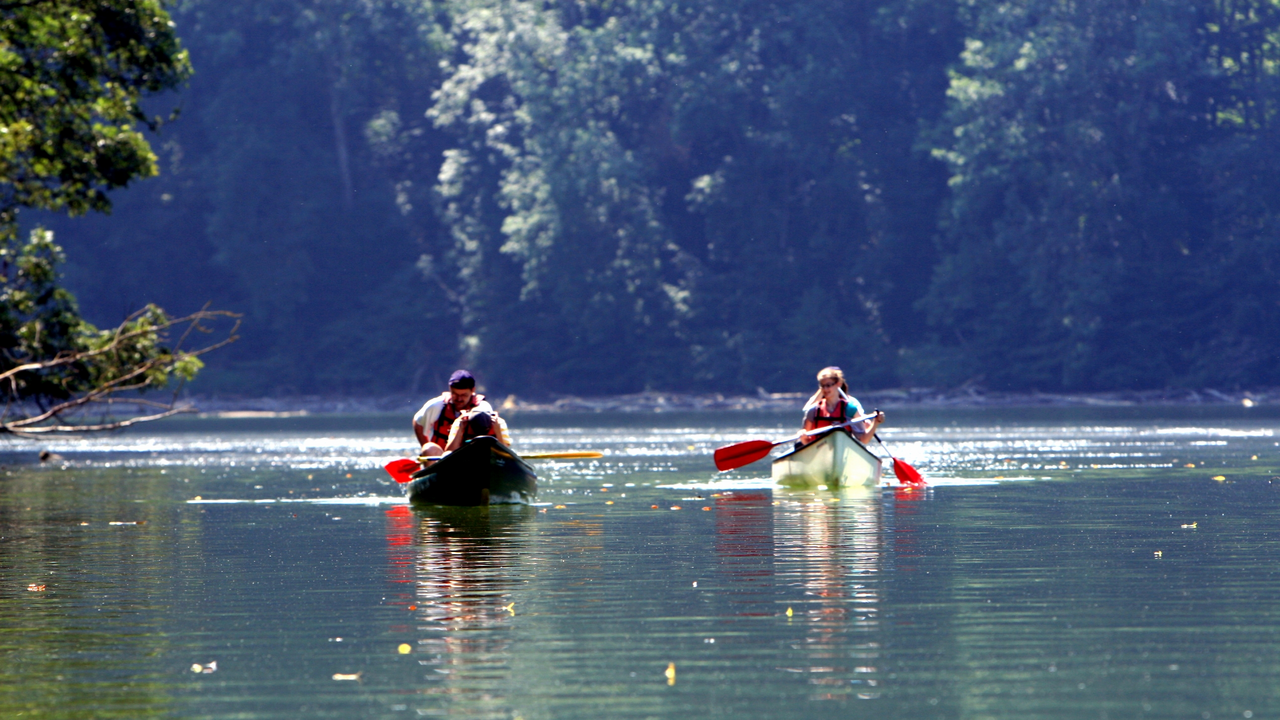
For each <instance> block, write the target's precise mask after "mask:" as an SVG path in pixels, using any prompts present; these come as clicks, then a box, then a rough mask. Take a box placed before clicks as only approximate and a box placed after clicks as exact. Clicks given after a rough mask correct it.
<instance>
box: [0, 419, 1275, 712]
mask: <svg viewBox="0 0 1280 720" xmlns="http://www.w3.org/2000/svg"><path fill="white" fill-rule="evenodd" d="M797 414H798V413H797ZM794 420H795V418H793V417H791V416H775V415H769V416H753V415H738V414H706V415H679V414H667V415H644V416H627V417H621V418H619V417H599V416H541V417H532V416H520V415H516V416H514V417H512V418H511V426H512V433H513V436H514V438H515V442H516V447H517V449H521V450H524V451H526V452H536V451H552V450H600V451H602V452H604V453H605V456H604V457H603V458H602V459H600V460H587V461H581V460H578V461H535V463H536V467H537V469H538V473H539V478H540V488H541V489H540V494H539V503H538V504H537V505H534V506H532V507H529V506H495V507H491V508H477V509H446V508H440V509H431V510H411V509H409V508H408V507H407V506H405V505H404V504H403V500H402V499H401V498H400V497H399V489H398V487H397V486H395V484H394V483H392V482H391V481H390V480H389V478H388V477H387V476H386V474H385V473H384V472H383V471H382V470H381V466H382V464H384V463H385V462H387V461H388V460H390V459H393V458H394V457H396V456H398V455H401V454H402V453H404V452H407V451H409V450H410V449H411V438H410V436H409V433H408V419H407V418H383V417H377V418H368V417H365V418H356V417H348V418H341V417H338V418H334V417H315V418H298V419H288V420H283V419H282V420H253V421H249V420H241V421H230V420H199V419H188V420H177V421H171V422H168V423H166V424H164V425H157V426H154V427H151V428H147V429H144V430H142V431H134V432H127V433H121V434H113V435H106V436H98V437H90V438H85V439H78V440H59V441H54V442H42V443H27V442H23V441H14V440H9V441H7V442H5V443H3V444H0V464H3V470H0V717H4V718H19V717H39V718H114V717H120V718H139V717H174V718H299V717H305V718H329V717H333V718H365V717H389V718H401V717H403V718H410V717H421V716H426V717H451V718H455V717H456V718H494V719H498V718H502V719H507V720H510V719H513V718H525V719H526V720H534V719H544V718H545V719H551V718H556V719H565V718H651V717H652V718H698V717H715V716H724V717H735V718H782V719H785V718H877V719H879V718H899V717H901V718H1135V717H1151V718H1197V719H1209V718H1275V717H1278V716H1280V572H1278V571H1277V567H1278V566H1280V502H1278V501H1280V413H1277V412H1276V411H1274V410H1273V409H1270V408H1265V407H1258V408H1252V409H1247V410H1246V409H1243V408H1241V409H1232V408H1221V409H1145V410H1124V409H1094V410H1038V411H1010V410H1000V411H994V410H993V411H968V412H959V411H947V412H940V411H934V412H925V411H908V410H904V411H895V412H891V414H890V423H891V424H890V425H887V426H886V427H885V428H884V430H883V431H882V432H881V437H883V438H884V439H885V440H886V441H888V442H889V443H890V447H891V449H892V450H893V451H894V453H895V454H897V455H899V456H900V457H903V458H904V459H905V460H907V461H908V462H910V463H911V464H912V465H914V466H915V467H916V468H917V469H919V470H920V471H922V472H923V473H924V475H925V476H926V478H927V479H928V480H929V481H930V483H931V486H930V488H929V489H928V490H927V491H925V492H903V491H901V490H895V489H893V488H886V489H883V490H881V489H876V490H869V491H860V492H854V491H845V492H838V493H837V492H828V491H813V492H796V491H787V490H782V489H777V488H773V487H771V486H770V483H769V480H768V464H767V463H765V462H761V463H757V464H755V465H751V466H748V467H746V468H744V469H742V470H739V471H735V472H732V473H727V474H725V475H719V474H717V473H716V472H715V469H714V467H713V465H712V462H711V451H712V450H713V449H714V448H716V447H719V446H721V445H726V444H729V443H733V442H738V441H742V440H748V439H755V438H766V439H781V438H783V437H786V436H788V435H790V434H792V433H794V432H795V428H794V425H795V422H794ZM40 449H49V450H51V451H54V452H57V453H58V454H59V455H61V456H62V458H63V461H61V462H56V463H52V464H46V465H44V466H40V465H39V464H38V463H36V462H35V461H34V458H35V454H36V452H37V451H38V450H40Z"/></svg>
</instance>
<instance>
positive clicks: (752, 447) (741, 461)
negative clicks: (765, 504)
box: [713, 413, 878, 472]
mask: <svg viewBox="0 0 1280 720" xmlns="http://www.w3.org/2000/svg"><path fill="white" fill-rule="evenodd" d="M877 414H878V413H871V414H869V415H859V416H858V417H855V418H850V419H849V420H846V421H844V422H842V423H839V424H836V425H828V426H826V427H822V428H818V429H816V430H804V431H802V432H801V433H800V434H799V435H793V436H791V437H789V438H787V439H785V440H779V441H777V442H770V441H768V440H748V441H746V442H740V443H735V444H733V445H726V446H725V447H722V448H719V449H718V450H716V451H715V454H714V456H713V457H714V459H715V463H716V469H717V470H719V471H721V472H724V471H726V470H735V469H737V468H740V467H742V466H744V465H750V464H751V463H753V462H755V461H757V460H760V459H762V458H764V457H765V456H766V455H768V454H769V453H770V452H771V451H772V450H773V449H774V448H775V447H777V446H779V445H783V444H786V443H789V442H795V441H796V440H799V439H800V438H802V437H804V436H806V435H807V436H810V437H817V436H819V435H825V434H826V433H829V432H831V431H832V430H838V429H841V428H845V427H848V426H850V425H852V424H854V423H857V422H862V421H863V420H870V419H872V418H874V417H876V415H877Z"/></svg>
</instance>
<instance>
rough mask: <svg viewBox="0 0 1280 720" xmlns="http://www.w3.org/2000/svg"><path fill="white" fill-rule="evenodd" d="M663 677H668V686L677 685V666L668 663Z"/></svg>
mask: <svg viewBox="0 0 1280 720" xmlns="http://www.w3.org/2000/svg"><path fill="white" fill-rule="evenodd" d="M663 675H666V676H667V684H668V685H675V684H676V664H675V663H667V671H666V672H665V673H663Z"/></svg>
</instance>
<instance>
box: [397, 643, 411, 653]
mask: <svg viewBox="0 0 1280 720" xmlns="http://www.w3.org/2000/svg"><path fill="white" fill-rule="evenodd" d="M396 650H398V651H400V654H401V655H408V654H409V653H411V652H413V646H412V645H410V644H409V643H400V647H398V648H396Z"/></svg>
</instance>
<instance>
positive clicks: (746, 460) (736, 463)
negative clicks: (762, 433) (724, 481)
mask: <svg viewBox="0 0 1280 720" xmlns="http://www.w3.org/2000/svg"><path fill="white" fill-rule="evenodd" d="M772 449H773V443H771V442H769V441H768V440H748V441H746V442H743V443H738V444H737V445H727V446H725V447H722V448H720V449H719V450H716V452H715V460H716V469H717V470H720V471H721V472H723V471H725V470H733V469H736V468H740V467H742V466H743V465H750V464H751V463H753V462H755V461H757V460H759V459H760V458H762V457H764V456H765V455H768V454H769V451H770V450H772Z"/></svg>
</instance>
